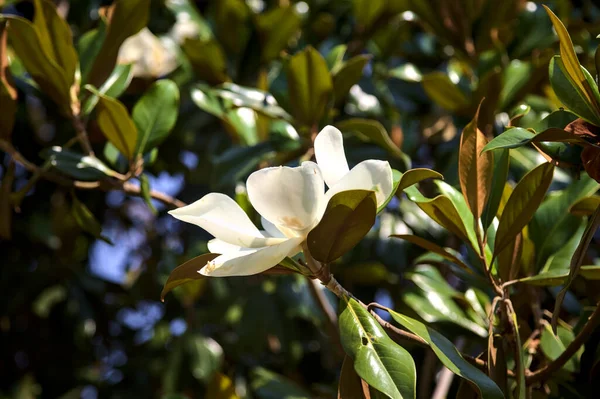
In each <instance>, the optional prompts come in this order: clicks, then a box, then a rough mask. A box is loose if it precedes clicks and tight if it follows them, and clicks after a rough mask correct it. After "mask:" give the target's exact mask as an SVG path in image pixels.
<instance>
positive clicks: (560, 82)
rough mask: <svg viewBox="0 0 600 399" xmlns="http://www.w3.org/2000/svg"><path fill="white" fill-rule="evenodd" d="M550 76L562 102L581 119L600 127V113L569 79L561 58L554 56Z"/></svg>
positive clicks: (551, 61) (551, 82)
mask: <svg viewBox="0 0 600 399" xmlns="http://www.w3.org/2000/svg"><path fill="white" fill-rule="evenodd" d="M581 68H582V69H583V67H581ZM549 74H550V85H551V86H552V89H553V90H554V93H555V94H556V96H557V97H558V99H559V100H560V102H561V103H563V104H564V105H565V106H566V107H567V108H568V109H569V110H571V111H572V112H573V113H575V114H577V115H578V116H580V117H581V118H583V119H585V120H586V121H588V122H590V123H591V124H593V125H596V126H600V115H599V111H598V110H597V109H596V108H594V106H593V105H592V104H591V103H590V102H589V101H588V98H587V95H586V94H585V93H583V92H582V91H581V90H580V89H579V88H578V87H577V85H576V83H574V82H573V81H572V80H571V79H570V78H569V77H568V75H567V72H566V67H565V65H564V63H563V60H562V59H561V57H560V56H558V55H557V56H554V57H553V58H552V60H550V66H549Z"/></svg>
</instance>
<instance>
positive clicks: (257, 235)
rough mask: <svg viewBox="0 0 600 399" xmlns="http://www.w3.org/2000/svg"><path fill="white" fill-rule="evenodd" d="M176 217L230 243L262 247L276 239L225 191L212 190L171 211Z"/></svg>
mask: <svg viewBox="0 0 600 399" xmlns="http://www.w3.org/2000/svg"><path fill="white" fill-rule="evenodd" d="M169 214H171V215H172V216H173V217H175V218H177V219H179V220H182V221H184V222H187V223H191V224H195V225H197V226H200V227H202V228H203V229H204V230H206V231H208V232H209V233H210V234H212V235H213V236H215V237H216V238H219V239H220V240H222V241H225V242H227V243H229V244H233V245H238V246H241V247H251V248H259V247H264V246H265V245H269V244H271V243H274V242H273V241H272V240H273V239H268V238H265V237H264V236H263V234H262V233H261V232H260V231H259V230H258V229H257V228H256V226H254V224H253V223H252V222H251V221H250V218H249V217H248V215H246V212H244V210H243V209H242V208H240V206H239V205H238V204H237V203H236V202H235V201H234V200H233V199H231V198H230V197H228V196H226V195H225V194H219V193H210V194H207V195H205V196H204V197H202V198H201V199H199V200H198V201H196V202H194V203H192V204H190V205H187V206H184V207H182V208H179V209H175V210H172V211H170V212H169Z"/></svg>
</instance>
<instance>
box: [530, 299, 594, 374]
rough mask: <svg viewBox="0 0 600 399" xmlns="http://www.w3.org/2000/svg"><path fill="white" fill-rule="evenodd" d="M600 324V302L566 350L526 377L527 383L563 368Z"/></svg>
mask: <svg viewBox="0 0 600 399" xmlns="http://www.w3.org/2000/svg"><path fill="white" fill-rule="evenodd" d="M599 325H600V303H599V304H597V305H596V309H594V312H593V313H592V315H591V316H590V318H589V319H588V321H587V322H586V323H585V325H584V326H583V328H582V329H581V331H579V334H577V336H576V337H575V339H574V340H573V341H571V343H570V344H569V346H567V348H566V349H565V351H564V352H563V353H561V354H560V356H559V357H557V358H556V359H554V360H553V361H552V362H550V363H548V364H547V365H546V366H544V367H542V368H541V369H539V370H536V371H534V372H533V373H530V374H529V375H527V376H526V377H525V382H526V383H527V385H531V384H535V383H536V382H541V381H544V380H546V379H548V377H550V376H551V375H552V373H554V372H555V371H558V370H560V369H561V367H562V366H564V365H565V363H567V361H569V359H571V357H573V355H575V353H577V351H578V350H579V348H581V346H582V345H583V344H584V343H585V342H586V341H587V340H588V339H589V337H590V335H592V333H593V332H594V330H595V329H596V328H597V327H598V326H599Z"/></svg>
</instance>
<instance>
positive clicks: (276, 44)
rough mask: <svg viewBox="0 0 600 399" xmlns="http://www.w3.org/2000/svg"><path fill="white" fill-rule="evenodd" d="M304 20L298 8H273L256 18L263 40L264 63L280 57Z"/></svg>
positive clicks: (290, 6)
mask: <svg viewBox="0 0 600 399" xmlns="http://www.w3.org/2000/svg"><path fill="white" fill-rule="evenodd" d="M301 23H302V18H301V17H300V15H299V14H298V12H297V11H296V7H294V6H293V5H288V6H286V7H276V8H272V9H270V10H268V11H266V12H264V13H261V14H258V15H257V16H256V27H257V29H258V32H259V36H260V39H261V43H262V47H261V52H262V53H261V60H262V62H264V63H267V62H269V61H272V60H274V59H276V58H278V57H279V53H281V51H282V50H284V49H285V48H286V47H287V45H288V42H289V41H290V39H291V38H292V37H293V35H294V34H296V32H297V31H298V29H299V28H300V25H301Z"/></svg>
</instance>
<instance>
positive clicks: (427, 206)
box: [405, 187, 470, 242]
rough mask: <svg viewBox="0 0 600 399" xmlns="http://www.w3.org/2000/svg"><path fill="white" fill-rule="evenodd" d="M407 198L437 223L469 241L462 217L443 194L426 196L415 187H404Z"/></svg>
mask: <svg viewBox="0 0 600 399" xmlns="http://www.w3.org/2000/svg"><path fill="white" fill-rule="evenodd" d="M405 192H406V194H407V196H408V198H409V199H410V200H411V201H413V202H414V203H416V204H417V205H418V206H419V208H421V210H423V212H425V213H426V214H427V215H429V217H430V218H431V219H433V220H434V221H435V222H436V223H437V224H439V225H440V226H442V227H443V228H445V229H446V230H448V231H449V232H451V233H452V234H454V235H456V236H457V237H458V238H460V239H461V240H463V241H465V242H470V239H469V233H468V232H467V229H466V227H465V225H464V223H463V219H462V217H461V216H460V214H459V213H458V211H457V210H456V207H455V206H454V204H453V203H452V201H451V200H450V199H449V198H448V197H446V196H444V195H438V196H437V197H435V198H431V199H430V198H426V197H424V196H423V194H421V193H420V192H419V190H417V189H416V188H415V187H408V188H406V189H405Z"/></svg>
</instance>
